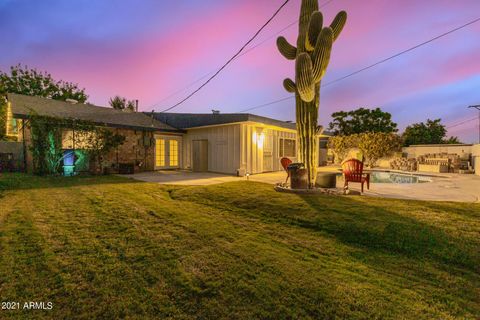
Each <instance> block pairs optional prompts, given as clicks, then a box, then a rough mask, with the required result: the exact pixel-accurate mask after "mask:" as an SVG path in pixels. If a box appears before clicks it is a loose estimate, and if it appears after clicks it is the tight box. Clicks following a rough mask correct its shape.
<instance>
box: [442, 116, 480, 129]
mask: <svg viewBox="0 0 480 320" xmlns="http://www.w3.org/2000/svg"><path fill="white" fill-rule="evenodd" d="M477 119H478V117H475V118H471V119H468V120H465V121H462V122H459V123H457V124H454V125H451V126H448V127H447V128H446V129H451V128H455V127H458V126H461V125H462V124H465V123H468V122H472V121H473V120H477Z"/></svg>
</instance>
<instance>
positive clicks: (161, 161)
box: [155, 139, 165, 167]
mask: <svg viewBox="0 0 480 320" xmlns="http://www.w3.org/2000/svg"><path fill="white" fill-rule="evenodd" d="M155 156H156V158H155V166H157V167H165V140H164V139H157V140H156V143H155Z"/></svg>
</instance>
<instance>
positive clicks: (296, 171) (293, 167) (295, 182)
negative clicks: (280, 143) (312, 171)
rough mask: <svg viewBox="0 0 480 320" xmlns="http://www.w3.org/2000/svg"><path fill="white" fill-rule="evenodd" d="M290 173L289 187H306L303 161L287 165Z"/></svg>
mask: <svg viewBox="0 0 480 320" xmlns="http://www.w3.org/2000/svg"><path fill="white" fill-rule="evenodd" d="M287 170H288V173H289V174H290V188H292V189H308V174H307V169H305V165H304V164H303V163H292V164H289V165H288V167H287Z"/></svg>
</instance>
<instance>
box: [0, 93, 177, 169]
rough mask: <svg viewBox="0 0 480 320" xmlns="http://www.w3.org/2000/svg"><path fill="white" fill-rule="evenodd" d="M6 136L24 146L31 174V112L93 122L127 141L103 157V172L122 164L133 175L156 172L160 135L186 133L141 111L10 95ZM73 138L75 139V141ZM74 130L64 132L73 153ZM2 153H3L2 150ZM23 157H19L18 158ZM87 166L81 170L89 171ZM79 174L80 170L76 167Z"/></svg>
mask: <svg viewBox="0 0 480 320" xmlns="http://www.w3.org/2000/svg"><path fill="white" fill-rule="evenodd" d="M6 99H7V128H6V130H7V136H9V137H10V138H16V140H17V141H18V142H17V143H21V144H22V147H23V148H22V150H23V155H21V158H22V159H23V168H24V169H25V170H26V171H29V172H30V171H32V168H33V157H32V153H31V150H30V146H31V132H30V126H29V117H30V115H31V114H32V113H35V114H38V115H40V116H51V117H55V118H67V119H73V120H84V121H90V122H93V123H94V124H96V125H98V126H101V127H107V128H110V129H111V130H112V131H114V132H115V133H118V134H121V135H123V136H124V137H125V142H124V143H123V144H122V145H121V146H120V147H118V148H116V150H114V151H111V152H110V153H109V154H108V155H106V156H105V157H104V160H103V165H104V168H103V170H104V171H108V172H119V171H121V170H120V169H121V167H122V165H123V166H124V167H125V165H127V166H128V168H126V169H125V170H128V171H133V172H141V171H153V170H155V168H156V163H155V152H156V150H155V143H154V141H155V140H154V137H155V135H157V134H161V135H162V136H168V137H173V138H174V137H178V139H181V137H182V135H183V131H181V130H178V129H176V128H173V127H171V126H168V125H166V124H164V123H161V122H159V121H157V120H155V119H152V118H151V117H148V116H146V115H144V114H143V113H139V112H124V111H120V110H115V109H112V108H106V107H98V106H94V105H91V104H80V103H76V102H74V101H71V102H68V101H58V100H52V99H47V98H42V97H32V96H25V95H19V94H7V97H6ZM72 137H73V138H72ZM75 141H76V140H75V132H74V130H65V131H64V132H63V133H62V149H64V150H65V152H69V151H70V152H71V151H75V150H78V149H81V147H80V146H78V145H75V144H76V143H75ZM0 153H2V151H1V150H0ZM19 158H20V157H19ZM89 169H90V168H89V166H88V164H87V165H84V167H83V168H82V169H81V170H82V171H83V170H85V171H88V170H89ZM77 171H78V168H77Z"/></svg>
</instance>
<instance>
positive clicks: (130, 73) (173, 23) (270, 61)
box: [0, 0, 480, 142]
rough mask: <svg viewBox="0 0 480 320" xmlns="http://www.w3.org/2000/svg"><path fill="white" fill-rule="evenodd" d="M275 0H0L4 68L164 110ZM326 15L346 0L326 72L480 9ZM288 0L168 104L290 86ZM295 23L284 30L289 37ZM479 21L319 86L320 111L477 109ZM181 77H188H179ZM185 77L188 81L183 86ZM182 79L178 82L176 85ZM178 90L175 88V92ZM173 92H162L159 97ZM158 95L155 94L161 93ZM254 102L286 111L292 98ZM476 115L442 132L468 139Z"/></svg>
mask: <svg viewBox="0 0 480 320" xmlns="http://www.w3.org/2000/svg"><path fill="white" fill-rule="evenodd" d="M282 2H283V1H280V0H268V1H267V0H265V1H258V0H229V1H225V0H202V1H200V0H198V1H194V0H187V1H153V0H151V1H133V0H129V1H100V2H99V1H82V2H79V3H76V2H71V1H54V0H47V1H10V0H0V36H1V38H2V39H3V41H2V43H3V45H2V46H1V47H0V69H1V70H4V71H5V70H7V69H8V68H9V66H11V65H14V64H18V63H22V64H26V65H28V66H31V67H36V68H38V69H39V70H46V71H49V72H50V73H52V74H53V75H54V77H56V78H59V79H63V80H68V81H73V82H77V83H79V85H80V86H82V87H85V88H86V91H87V93H88V94H89V95H90V99H89V100H90V102H92V103H95V104H98V105H106V104H107V101H108V99H109V97H111V96H113V95H115V94H121V95H123V96H126V97H128V98H132V99H133V98H135V99H139V100H140V105H141V109H142V110H145V111H150V110H152V109H155V110H157V111H160V110H162V109H164V108H166V107H169V106H171V105H172V104H174V103H175V102H177V101H179V100H181V99H182V98H183V97H184V96H186V95H187V94H188V93H189V92H191V91H192V90H193V89H195V88H196V86H198V85H199V84H200V83H201V82H198V83H196V84H195V85H193V86H190V87H188V88H186V87H187V86H188V85H189V84H191V83H192V82H193V81H195V80H197V79H199V78H200V77H202V76H204V75H205V74H208V73H210V72H212V71H215V70H216V69H217V68H218V67H220V66H221V65H222V64H223V63H224V62H225V61H226V60H227V59H228V58H229V57H231V56H232V54H233V53H234V52H236V51H237V50H238V48H239V47H240V46H241V45H242V44H243V43H245V41H246V40H247V39H248V38H249V37H250V36H251V35H252V34H254V33H255V31H256V30H257V29H258V28H259V27H260V26H261V25H262V24H263V23H264V22H265V21H266V20H267V19H268V18H269V17H270V16H271V15H272V13H273V12H274V11H275V10H276V9H277V8H278V7H279V6H280V4H281V3H282ZM322 4H325V5H324V6H323V7H322V11H323V13H324V16H325V19H326V20H327V21H331V19H333V17H334V15H335V14H336V12H338V11H340V10H346V11H347V12H348V14H349V20H348V22H347V26H346V28H345V30H344V32H343V33H342V36H341V37H340V38H339V40H338V41H337V42H336V43H335V47H334V51H333V55H332V60H331V64H330V67H329V70H328V71H327V76H326V78H325V79H324V83H328V82H330V81H332V80H335V79H338V78H340V77H343V76H345V75H347V74H349V73H351V72H354V71H356V70H359V69H361V68H363V67H365V66H368V65H370V64H372V63H375V62H377V61H379V60H381V59H384V58H387V57H389V56H392V55H394V54H396V53H398V52H400V51H402V50H405V49H407V48H409V47H412V46H414V45H417V44H419V43H421V42H423V41H426V40H429V39H431V38H433V37H435V36H437V35H440V34H442V33H444V32H447V31H449V30H451V29H453V28H456V27H458V26H460V25H463V24H465V23H467V22H468V21H471V20H473V19H476V18H479V17H480V1H476V0H461V1H447V0H425V1H418V0H405V1H400V0H398V1H393V0H392V1H384V0H368V1H354V0H333V1H328V2H327V1H320V5H322ZM299 6H300V1H299V0H291V1H290V3H289V4H288V5H287V6H286V7H285V8H284V10H283V11H282V12H281V13H280V14H279V15H278V17H277V18H276V19H275V20H274V21H273V23H272V24H271V25H269V26H268V27H267V28H266V29H265V30H264V32H262V34H261V35H260V36H259V37H258V39H257V40H256V41H255V42H254V43H253V44H252V45H251V46H250V48H251V47H253V46H255V45H257V44H259V43H261V42H263V41H264V40H266V39H267V40H266V41H265V42H264V43H263V44H261V45H259V46H258V47H256V48H255V49H253V50H251V51H249V52H248V53H246V54H244V55H242V56H241V57H239V58H238V59H236V60H235V61H234V62H233V63H232V64H231V65H230V66H229V67H227V68H226V69H225V70H224V72H223V73H221V74H220V75H219V76H218V77H217V78H216V79H215V80H213V81H212V82H211V83H210V84H209V85H208V86H207V87H205V89H204V90H202V91H201V92H199V94H198V95H196V96H194V97H193V98H192V99H191V100H189V101H187V102H186V103H185V104H183V105H181V106H180V107H178V108H177V109H175V110H174V111H175V112H210V110H211V109H218V110H221V111H222V112H238V111H240V110H244V109H248V108H249V107H254V106H257V105H261V104H264V103H268V102H270V101H273V100H277V99H280V98H283V97H287V96H288V95H289V94H288V93H286V92H285V91H284V90H283V88H282V81H283V79H284V78H286V77H292V76H293V70H294V65H293V62H291V61H287V60H285V59H284V58H283V57H282V56H281V55H280V54H279V53H278V52H277V49H276V46H275V38H276V36H277V33H278V32H279V31H280V30H282V29H283V28H285V27H286V26H287V25H289V24H290V23H292V22H294V21H295V20H296V19H298V12H299ZM297 29H298V27H297V26H296V25H294V26H293V27H290V28H288V29H286V30H284V31H282V32H281V33H280V34H281V35H284V36H285V37H287V39H289V40H290V41H291V42H295V35H296V33H297ZM479 57H480V22H478V23H476V24H473V25H471V26H468V27H466V28H464V29H461V30H459V31H457V32H454V33H452V34H450V35H447V36H445V37H443V38H441V39H439V40H436V41H434V42H432V43H429V44H427V45H425V46H422V47H420V48H418V49H416V50H413V51H411V52H409V53H406V54H404V55H401V56H399V57H398V58H395V59H392V60H389V61H388V62H385V63H383V64H380V65H378V66H376V67H374V68H372V69H369V70H366V71H364V72H361V73H359V74H357V75H355V76H352V77H349V78H347V79H345V80H342V81H339V82H336V83H334V84H332V85H329V86H326V87H324V88H322V91H321V106H320V119H321V120H320V122H321V124H323V125H326V124H327V123H328V122H329V121H330V114H331V113H332V112H335V111H338V110H350V109H355V108H358V107H381V108H382V109H384V110H386V111H389V112H391V113H392V115H393V119H394V120H395V121H397V122H398V123H399V125H400V128H401V129H403V128H404V127H405V126H406V125H408V124H410V123H412V122H418V121H425V120H426V119H427V118H431V119H433V118H442V120H443V122H444V123H445V124H447V125H452V124H456V123H459V122H461V121H465V120H468V119H470V118H473V117H475V116H476V113H474V112H472V110H468V109H467V108H466V107H467V106H468V105H471V104H479V103H480V58H479ZM185 88H186V89H185ZM183 89H185V90H183ZM178 91H180V92H178ZM175 92H178V93H177V94H174V95H172V93H175ZM167 97H169V98H167ZM159 102H160V103H159ZM252 112H254V113H256V114H260V115H265V116H270V117H274V118H278V119H282V120H294V103H293V100H286V101H284V102H281V103H278V104H274V105H270V106H267V107H264V108H258V109H256V110H253V111H252ZM476 126H477V122H475V121H470V122H467V123H465V125H463V126H461V127H458V126H457V127H454V128H452V129H451V130H450V132H449V134H452V135H458V136H459V137H460V138H461V139H462V140H463V141H464V142H473V141H474V140H475V139H476V137H477V135H476V131H475V130H476Z"/></svg>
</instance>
